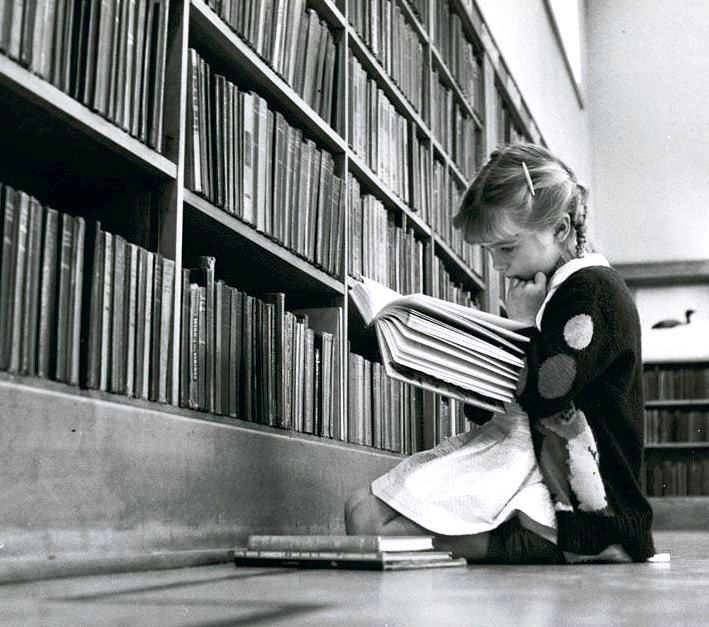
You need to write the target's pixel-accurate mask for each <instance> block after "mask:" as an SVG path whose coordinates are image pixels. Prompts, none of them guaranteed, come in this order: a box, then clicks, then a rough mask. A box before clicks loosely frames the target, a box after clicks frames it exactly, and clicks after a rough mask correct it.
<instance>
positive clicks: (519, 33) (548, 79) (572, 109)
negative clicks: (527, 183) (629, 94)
mask: <svg viewBox="0 0 709 627" xmlns="http://www.w3.org/2000/svg"><path fill="white" fill-rule="evenodd" d="M478 6H479V7H480V11H481V13H482V14H483V17H484V19H485V21H486V23H487V25H488V28H489V29H490V32H491V33H492V36H493V38H494V39H495V42H496V43H497V45H498V47H499V49H500V52H501V53H502V56H503V58H504V59H505V61H506V62H507V67H508V68H509V70H510V73H511V74H512V76H513V77H514V79H515V81H516V82H517V86H518V87H519V89H520V91H521V92H522V96H523V97H524V99H525V102H526V103H527V105H528V107H529V110H530V112H531V113H532V116H533V117H534V120H535V121H536V123H537V125H538V126H539V130H540V131H541V132H542V135H543V136H544V139H545V140H546V142H547V145H548V146H549V148H550V149H551V150H552V151H554V152H555V153H556V154H558V155H559V156H560V157H561V158H562V159H564V160H565V161H566V162H567V163H568V164H569V165H570V166H571V167H572V168H573V169H574V171H575V172H576V174H577V176H578V177H579V179H580V180H582V181H585V182H587V183H590V182H591V155H590V145H589V141H590V140H589V120H588V118H589V116H588V113H587V111H586V109H584V108H582V107H581V106H580V104H579V101H578V99H577V97H576V93H575V91H574V87H573V83H572V79H571V75H570V73H569V71H568V70H567V68H566V65H565V62H564V57H563V53H562V49H561V46H560V44H559V42H558V41H557V38H556V34H555V33H554V30H553V27H552V22H551V18H550V16H549V14H548V13H547V8H546V5H545V2H544V0H478ZM583 70H585V68H583ZM591 230H592V231H593V224H591Z"/></svg>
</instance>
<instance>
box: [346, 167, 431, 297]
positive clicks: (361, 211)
mask: <svg viewBox="0 0 709 627" xmlns="http://www.w3.org/2000/svg"><path fill="white" fill-rule="evenodd" d="M347 191H348V194H349V196H350V214H349V220H348V228H349V242H350V251H351V254H350V257H349V266H348V271H349V273H350V274H352V275H354V276H358V275H364V276H368V277H371V278H373V279H374V280H375V281H378V282H380V283H382V284H384V285H387V286H389V287H391V288H392V289H395V290H397V291H399V292H403V293H407V294H408V293H412V292H423V276H424V272H423V268H424V243H423V242H422V241H420V240H418V239H416V237H415V236H414V231H413V229H412V228H411V227H408V228H407V227H406V226H403V225H402V226H400V225H398V224H397V220H396V217H395V215H394V213H393V212H391V211H388V210H387V209H386V207H385V206H384V205H383V204H382V203H381V202H380V201H379V200H377V199H376V198H375V197H374V196H371V195H370V194H362V193H361V191H360V186H359V182H358V181H357V179H356V178H354V177H353V176H352V175H350V184H349V185H348V190H347Z"/></svg>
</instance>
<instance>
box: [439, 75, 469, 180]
mask: <svg viewBox="0 0 709 627" xmlns="http://www.w3.org/2000/svg"><path fill="white" fill-rule="evenodd" d="M431 132H432V133H433V136H434V137H435V138H436V139H437V140H438V141H439V143H440V144H441V146H442V147H443V150H445V152H446V154H448V156H450V158H451V159H452V161H453V162H454V163H455V164H456V166H457V167H458V169H459V170H460V171H461V172H462V174H463V176H464V177H465V178H466V179H467V180H472V179H473V177H474V176H475V169H476V165H477V160H478V158H479V154H478V153H479V151H480V148H479V146H480V144H481V139H480V134H479V130H478V128H477V126H476V124H475V121H474V120H473V119H472V118H471V117H469V116H468V115H467V114H466V112H465V109H464V108H463V106H462V105H461V104H460V102H459V101H458V98H457V97H456V96H455V93H454V92H453V90H451V89H449V88H448V87H446V86H445V85H444V84H443V83H442V82H440V80H438V74H437V72H436V70H435V69H434V70H433V72H432V76H431Z"/></svg>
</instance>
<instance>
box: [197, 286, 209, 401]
mask: <svg viewBox="0 0 709 627" xmlns="http://www.w3.org/2000/svg"><path fill="white" fill-rule="evenodd" d="M197 297H198V301H197V302H198V305H197V307H198V308H197V315H198V318H197V323H198V327H197V375H198V378H197V398H198V406H199V409H201V410H203V411H210V405H209V388H210V387H211V384H212V380H210V379H209V378H208V376H207V372H208V359H209V357H211V355H210V354H209V353H208V352H207V331H208V327H207V300H208V297H207V288H206V287H202V286H198V287H197Z"/></svg>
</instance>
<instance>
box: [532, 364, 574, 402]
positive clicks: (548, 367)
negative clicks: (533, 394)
mask: <svg viewBox="0 0 709 627" xmlns="http://www.w3.org/2000/svg"><path fill="white" fill-rule="evenodd" d="M575 378H576V360H575V359H574V358H573V357H572V356H571V355H566V354H564V353H562V354H559V355H553V356H551V357H549V358H548V359H547V360H546V361H544V363H543V364H542V365H541V367H540V368H539V381H538V384H537V385H538V388H539V395H540V396H541V397H542V398H546V399H552V398H560V397H562V396H564V395H565V394H568V393H569V392H570V391H571V386H572V385H573V382H574V379H575Z"/></svg>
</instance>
